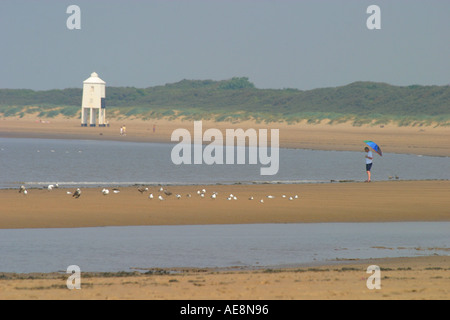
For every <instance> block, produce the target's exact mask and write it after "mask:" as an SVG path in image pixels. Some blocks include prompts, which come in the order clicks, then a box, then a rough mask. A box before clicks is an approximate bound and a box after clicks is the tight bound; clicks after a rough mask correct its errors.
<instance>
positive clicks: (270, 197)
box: [267, 196, 275, 199]
mask: <svg viewBox="0 0 450 320" xmlns="http://www.w3.org/2000/svg"><path fill="white" fill-rule="evenodd" d="M267 198H269V199H273V198H275V197H274V196H267Z"/></svg>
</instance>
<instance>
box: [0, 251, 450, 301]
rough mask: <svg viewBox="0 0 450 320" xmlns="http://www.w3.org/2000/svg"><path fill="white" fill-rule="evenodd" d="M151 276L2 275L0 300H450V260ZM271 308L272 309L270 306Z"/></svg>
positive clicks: (164, 272) (418, 259)
mask: <svg viewBox="0 0 450 320" xmlns="http://www.w3.org/2000/svg"><path fill="white" fill-rule="evenodd" d="M370 265H378V266H379V267H380V268H381V274H380V276H381V283H380V284H381V289H373V290H369V289H368V288H367V285H366V283H367V279H368V277H369V276H370V275H371V274H368V273H367V272H366V271H367V267H368V266H370ZM151 271H152V272H150V273H149V274H142V273H135V274H133V273H130V274H128V275H124V274H123V273H122V274H83V273H82V274H81V289H80V290H69V289H67V285H66V281H67V278H68V275H67V274H65V273H60V274H24V275H22V274H0V298H1V299H33V300H36V299H95V300H100V299H101V300H103V299H152V300H160V299H169V300H178V299H183V300H191V299H194V300H197V299H204V300H246V299H248V300H260V299H264V300H289V299H324V300H325V299H347V300H348V299H370V300H372V299H373V300H382V299H386V300H391V299H408V300H409V299H442V300H448V299H449V297H450V277H449V272H450V257H449V256H432V257H416V258H393V259H373V260H367V261H353V262H347V263H344V264H338V265H327V266H315V267H306V266H300V267H295V268H285V269H261V270H215V269H187V270H175V271H176V273H170V274H169V273H167V272H169V271H173V270H151ZM269 307H270V305H269Z"/></svg>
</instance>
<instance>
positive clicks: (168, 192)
mask: <svg viewBox="0 0 450 320" xmlns="http://www.w3.org/2000/svg"><path fill="white" fill-rule="evenodd" d="M164 194H165V195H166V196H170V195H171V194H172V192H170V191H169V190H167V189H165V190H164Z"/></svg>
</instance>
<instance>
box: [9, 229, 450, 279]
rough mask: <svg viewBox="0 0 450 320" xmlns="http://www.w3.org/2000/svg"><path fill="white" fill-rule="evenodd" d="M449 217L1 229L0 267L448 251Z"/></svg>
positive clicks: (299, 260) (125, 266)
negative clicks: (410, 219) (371, 221)
mask: <svg viewBox="0 0 450 320" xmlns="http://www.w3.org/2000/svg"><path fill="white" fill-rule="evenodd" d="M449 244H450V222H395V223H293V224H235V225H187V226H128V227H93V228H68V229H59V228H55V229H3V230H0V272H18V273H28V272H56V271H65V270H66V269H67V267H68V266H70V265H78V266H79V267H80V269H81V271H82V272H83V271H110V272H113V271H133V270H142V271H145V270H146V269H148V268H174V267H199V268H202V267H218V268H226V267H244V268H252V267H276V266H287V265H289V266H294V265H313V264H327V263H336V262H338V261H342V260H343V261H348V259H351V260H354V259H370V258H385V257H415V256H430V255H448V254H449V250H450V248H449Z"/></svg>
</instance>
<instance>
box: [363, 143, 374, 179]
mask: <svg viewBox="0 0 450 320" xmlns="http://www.w3.org/2000/svg"><path fill="white" fill-rule="evenodd" d="M364 151H365V152H366V153H367V154H366V156H365V158H366V172H367V180H366V181H365V182H370V178H371V174H370V170H371V169H372V160H373V155H372V151H370V150H369V148H368V147H365V148H364Z"/></svg>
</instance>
